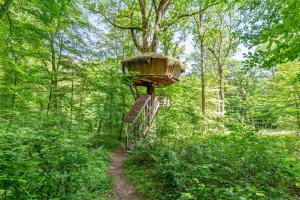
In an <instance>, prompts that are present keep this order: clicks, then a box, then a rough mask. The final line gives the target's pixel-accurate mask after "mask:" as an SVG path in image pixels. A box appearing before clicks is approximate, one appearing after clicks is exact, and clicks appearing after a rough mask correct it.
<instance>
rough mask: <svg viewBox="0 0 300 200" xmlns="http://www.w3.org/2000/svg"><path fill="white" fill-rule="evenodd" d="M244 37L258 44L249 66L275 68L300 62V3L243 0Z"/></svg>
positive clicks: (281, 0)
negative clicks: (290, 62) (291, 62)
mask: <svg viewBox="0 0 300 200" xmlns="http://www.w3.org/2000/svg"><path fill="white" fill-rule="evenodd" d="M241 2H242V3H241V7H242V9H241V11H242V13H243V21H242V23H243V25H242V27H243V30H242V38H243V39H244V41H246V43H247V44H248V45H249V46H250V47H253V46H256V51H255V53H254V54H252V53H250V54H249V55H248V57H249V58H250V59H249V60H248V61H247V63H248V65H249V66H250V67H253V66H261V67H268V68H270V67H274V66H275V65H277V64H281V63H285V62H289V61H299V58H300V45H299V41H300V38H299V31H300V25H299V24H300V14H299V13H300V12H299V11H300V2H299V1H298V0H290V1H285V0H265V1H241Z"/></svg>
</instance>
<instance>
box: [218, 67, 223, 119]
mask: <svg viewBox="0 0 300 200" xmlns="http://www.w3.org/2000/svg"><path fill="white" fill-rule="evenodd" d="M218 70H219V112H220V117H224V114H225V98H224V96H225V95H224V93H225V92H224V69H223V65H221V64H218Z"/></svg>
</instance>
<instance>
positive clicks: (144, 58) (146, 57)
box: [122, 52, 185, 71]
mask: <svg viewBox="0 0 300 200" xmlns="http://www.w3.org/2000/svg"><path fill="white" fill-rule="evenodd" d="M152 59H157V60H160V62H162V65H165V63H167V65H169V66H174V65H175V66H179V67H180V68H181V70H182V71H184V69H185V66H184V64H183V63H182V62H181V61H180V60H178V59H176V58H172V57H169V56H164V55H160V54H156V53H153V52H148V53H144V54H142V55H139V56H135V57H132V58H128V59H126V60H123V61H122V65H123V67H128V66H129V65H132V64H145V63H150V62H151V60H152Z"/></svg>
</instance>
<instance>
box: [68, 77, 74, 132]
mask: <svg viewBox="0 0 300 200" xmlns="http://www.w3.org/2000/svg"><path fill="white" fill-rule="evenodd" d="M73 101H74V73H72V86H71V109H70V124H69V126H70V128H71V126H72V118H73Z"/></svg>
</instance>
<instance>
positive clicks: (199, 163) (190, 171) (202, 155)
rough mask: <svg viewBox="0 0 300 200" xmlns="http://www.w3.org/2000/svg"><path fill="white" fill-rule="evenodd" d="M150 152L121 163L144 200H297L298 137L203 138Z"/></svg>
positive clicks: (142, 151) (154, 147)
mask: <svg viewBox="0 0 300 200" xmlns="http://www.w3.org/2000/svg"><path fill="white" fill-rule="evenodd" d="M176 144H177V145H176V146H174V145H171V146H170V145H168V139H167V138H166V139H165V140H164V141H163V142H156V143H155V144H154V145H152V149H149V148H143V147H142V145H140V146H136V147H135V150H134V151H133V153H132V154H131V156H130V157H129V159H128V160H127V162H126V169H127V172H128V174H129V176H130V179H131V180H132V181H133V182H135V183H136V184H137V185H138V189H139V191H140V192H141V193H142V194H144V195H145V197H146V199H181V200H183V199H240V200H246V199H272V200H273V199H299V198H300V158H299V151H300V140H299V135H276V136H274V135H259V134H256V133H253V132H246V133H231V134H228V135H206V136H199V137H194V138H193V139H191V140H188V141H182V140H179V141H177V143H176Z"/></svg>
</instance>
